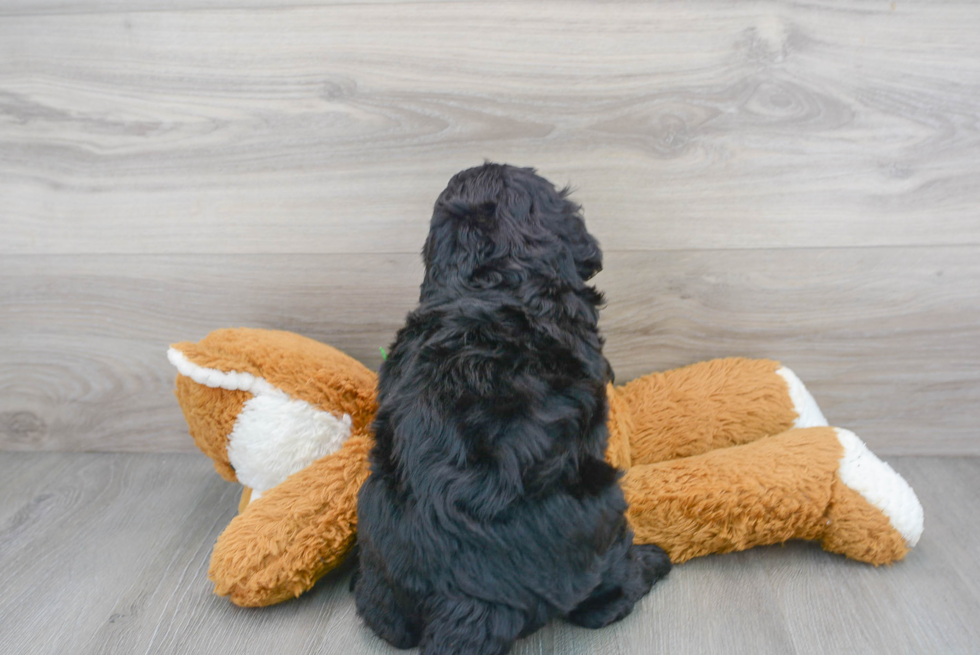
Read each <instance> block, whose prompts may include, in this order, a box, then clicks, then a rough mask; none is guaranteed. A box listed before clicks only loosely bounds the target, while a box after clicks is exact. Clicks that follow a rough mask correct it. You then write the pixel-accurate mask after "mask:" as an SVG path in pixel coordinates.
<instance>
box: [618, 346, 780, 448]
mask: <svg viewBox="0 0 980 655" xmlns="http://www.w3.org/2000/svg"><path fill="white" fill-rule="evenodd" d="M778 368H779V362H774V361H772V360H768V359H744V358H741V357H730V358H727V359H713V360H711V361H707V362H700V363H698V364H693V365H691V366H685V367H684V368H678V369H674V370H672V371H665V372H663V373H652V374H650V375H645V376H643V377H641V378H637V379H635V380H633V381H632V382H628V383H627V384H625V385H623V386H622V387H619V388H617V389H616V390H615V393H616V394H617V395H619V396H620V397H621V398H622V399H623V400H624V401H625V402H626V404H627V405H628V406H629V410H630V411H629V413H630V416H631V419H632V429H631V430H630V432H629V443H630V457H631V462H632V464H633V465H634V466H635V465H637V464H652V463H653V462H662V461H665V460H671V459H678V458H680V457H690V456H691V455H700V454H701V453H706V452H708V451H710V450H714V449H716V448H724V447H727V446H735V445H738V444H743V443H748V442H750V441H755V440H756V439H759V438H760V437H765V436H767V435H771V434H778V433H780V432H784V431H786V430H788V429H790V428H791V427H793V421H794V419H796V411H795V410H794V409H793V402H792V401H791V400H790V397H789V394H788V393H787V388H786V382H785V380H783V378H782V377H780V376H779V375H777V374H776V369H778Z"/></svg>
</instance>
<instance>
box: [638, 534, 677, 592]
mask: <svg viewBox="0 0 980 655" xmlns="http://www.w3.org/2000/svg"><path fill="white" fill-rule="evenodd" d="M633 556H634V557H635V558H636V562H637V564H638V565H639V568H640V575H641V577H642V579H643V584H644V586H645V587H646V589H645V590H644V592H643V593H644V594H645V593H646V592H647V591H649V589H650V587H652V586H653V585H654V584H656V582H657V581H658V580H660V579H661V578H664V577H666V575H667V574H668V573H670V568H671V563H670V557H668V556H667V553H666V552H664V549H663V548H661V547H660V546H657V545H656V544H633Z"/></svg>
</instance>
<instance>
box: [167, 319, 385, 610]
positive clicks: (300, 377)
mask: <svg viewBox="0 0 980 655" xmlns="http://www.w3.org/2000/svg"><path fill="white" fill-rule="evenodd" d="M168 357H169V359H170V361H171V363H173V364H174V366H175V367H176V368H177V371H178V373H179V375H178V376H177V386H176V395H177V398H178V400H179V402H180V406H181V409H182V410H183V412H184V416H185V418H186V419H187V424H188V427H189V428H190V432H191V435H192V436H193V437H194V440H195V442H196V443H197V445H198V446H199V447H200V448H201V450H202V451H204V452H205V454H207V455H208V456H209V457H211V459H212V460H213V461H214V465H215V468H216V469H217V470H218V472H219V473H220V474H221V475H222V476H223V477H224V478H225V479H228V480H238V481H239V482H241V483H242V484H243V485H245V491H244V493H243V495H242V501H241V503H240V504H239V512H240V514H239V516H238V517H236V518H235V519H234V520H233V521H232V522H231V523H230V524H229V526H228V527H227V528H226V529H225V531H224V533H223V534H222V535H221V537H219V539H218V543H217V544H216V545H215V549H214V553H213V556H212V560H211V570H210V575H211V579H212V580H213V581H214V582H215V585H216V592H217V593H219V594H222V595H228V596H231V599H232V601H233V602H235V603H237V604H239V605H246V606H261V605H269V604H272V603H276V602H279V601H281V600H285V599H287V598H292V597H294V596H297V595H299V594H300V593H302V592H303V591H306V590H307V589H309V588H310V586H312V585H313V584H314V583H315V582H316V580H317V579H318V578H319V577H320V576H321V575H323V574H324V573H325V572H326V571H328V570H329V569H331V568H333V567H335V566H337V565H338V564H339V563H340V562H341V561H342V560H343V558H344V556H345V555H346V554H347V553H348V552H349V551H350V549H351V548H352V546H353V543H354V535H355V523H356V510H357V492H358V490H359V489H360V486H361V483H362V482H363V481H364V479H365V477H366V476H367V471H368V451H369V450H370V447H371V439H370V437H369V436H368V429H369V428H368V426H369V424H370V421H371V419H372V418H373V416H374V412H375V410H376V404H375V400H374V394H375V382H376V378H375V375H374V374H373V373H372V372H370V371H369V370H368V369H366V368H365V367H364V366H363V365H361V364H360V363H358V362H357V361H355V360H353V359H352V358H350V357H348V356H347V355H345V354H343V353H341V352H339V351H337V350H335V349H333V348H331V347H329V346H327V345H325V344H321V343H318V342H316V341H313V340H311V339H306V338H304V337H301V336H299V335H296V334H291V333H288V332H275V331H271V330H249V329H231V330H216V331H215V332H212V333H211V334H209V335H208V336H207V337H206V338H205V339H204V340H202V341H201V342H199V343H179V344H174V346H173V347H171V349H170V352H169V353H168Z"/></svg>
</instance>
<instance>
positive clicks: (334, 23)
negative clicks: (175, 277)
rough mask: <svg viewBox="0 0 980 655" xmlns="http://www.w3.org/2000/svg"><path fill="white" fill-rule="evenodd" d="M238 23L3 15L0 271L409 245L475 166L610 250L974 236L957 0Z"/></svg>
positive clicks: (455, 7) (360, 9)
mask: <svg viewBox="0 0 980 655" xmlns="http://www.w3.org/2000/svg"><path fill="white" fill-rule="evenodd" d="M248 4H249V5H251V4H252V3H251V2H250V3H248ZM11 6H12V7H14V8H15V9H16V10H17V11H19V12H23V11H26V9H25V8H26V7H27V6H28V5H26V4H24V3H21V2H16V3H14V4H13V5H11ZM120 6H121V5H120V4H119V3H113V2H91V3H81V2H72V3H67V2H66V3H55V4H48V3H46V4H44V5H40V6H39V8H42V9H43V8H46V7H47V8H51V7H64V8H65V9H66V10H67V9H69V8H70V7H74V8H76V9H86V8H87V9H91V10H94V11H98V10H102V9H112V8H119V7H120ZM136 6H138V7H155V8H165V7H166V6H167V5H166V4H164V3H159V2H150V1H149V0H147V1H146V2H141V3H139V4H137V5H136ZM195 6H212V7H217V6H219V5H218V3H207V4H203V3H202V4H201V5H195ZM237 7H238V5H237V4H236V3H235V2H234V1H231V2H228V3H221V4H220V9H219V10H215V11H203V10H202V11H181V10H178V11H152V12H136V13H123V12H118V13H116V12H112V11H110V12H108V13H81V14H71V15H43V16H7V17H4V18H2V19H0V116H3V120H0V145H2V147H0V197H3V198H4V208H3V212H2V213H0V230H2V232H3V234H4V239H3V241H2V243H0V252H4V253H26V252H34V253H93V252H98V253H109V252H115V253H148V252H156V253H183V252H197V253H214V252H222V253H264V252H277V253H295V252H320V253H327V252H330V253H350V252H414V251H416V250H417V248H418V244H419V243H421V241H422V238H423V236H424V232H425V227H426V219H427V217H428V214H429V211H430V208H431V204H432V201H433V199H434V198H435V196H436V195H437V193H438V192H439V190H440V189H441V188H442V187H443V185H444V184H445V182H446V180H447V179H448V177H449V176H450V175H451V174H452V173H454V172H455V171H457V170H459V169H460V168H464V167H467V166H471V165H474V164H476V163H479V162H480V161H481V160H482V159H483V158H484V157H489V158H492V159H497V160H506V161H511V162H515V163H522V164H533V165H536V166H538V167H539V168H540V170H541V171H542V172H543V173H545V174H546V175H548V176H550V177H551V178H553V179H554V180H555V181H556V182H558V183H565V182H571V183H572V184H574V185H575V187H577V189H578V195H577V197H578V199H579V200H580V201H581V202H582V203H583V204H584V205H585V207H586V210H587V215H588V216H589V219H590V223H591V225H592V227H593V229H594V230H595V232H596V233H597V234H598V235H599V237H600V238H601V239H602V240H603V242H604V243H605V244H606V246H607V247H609V248H610V249H678V248H679V249H685V248H699V247H709V248H747V247H748V248H754V247H783V246H807V247H809V246H853V245H923V244H963V243H971V244H978V243H980V218H978V213H977V207H978V205H980V187H978V185H977V184H976V183H975V181H976V179H977V178H978V176H980V157H978V143H980V136H978V131H977V107H978V106H980V40H978V39H976V38H975V37H976V34H977V33H978V32H980V12H978V11H976V6H975V4H974V3H973V2H970V1H964V2H959V3H945V4H943V5H941V6H937V5H936V4H933V3H925V2H923V3H912V2H900V3H895V4H894V5H890V4H889V3H886V2H881V3H860V4H858V3H855V4H852V5H846V6H840V5H838V4H837V3H807V4H803V3H799V4H797V3H793V4H791V3H773V2H761V3H733V2H700V3H669V4H668V3H657V4H656V5H649V4H644V3H634V2H610V3H550V2H546V3H495V2H486V3H418V4H407V3H394V4H389V3H385V4H370V3H368V4H342V5H330V6H321V7H316V6H287V7H281V8H274V7H273V6H272V5H271V3H270V8H268V9H255V8H240V9H239V8H237ZM368 26H370V27H368Z"/></svg>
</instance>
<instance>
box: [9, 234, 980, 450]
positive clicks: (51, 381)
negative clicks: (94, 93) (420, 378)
mask: <svg viewBox="0 0 980 655" xmlns="http://www.w3.org/2000/svg"><path fill="white" fill-rule="evenodd" d="M5 262H6V265H5V271H4V275H2V276H0V313H2V315H3V316H4V317H5V320H4V321H3V323H2V324H0V389H3V393H2V394H0V448H7V449H18V450H30V449H68V450H124V451H142V450H147V451H172V450H185V451H187V450H193V445H192V443H191V441H190V439H189V438H188V437H187V436H186V434H185V430H186V429H185V427H184V424H183V419H182V417H181V415H180V412H179V411H178V409H177V406H176V402H175V401H174V399H173V396H172V395H171V389H172V386H173V375H174V372H173V370H172V368H171V367H170V365H169V364H168V363H167V362H166V359H165V356H164V355H165V350H166V346H167V345H168V344H169V343H171V342H174V341H183V340H197V339H200V338H201V337H203V336H204V335H205V334H207V332H209V331H210V330H212V329H215V328H218V327H233V326H242V325H244V326H251V327H266V328H276V329H287V330H293V331H296V332H299V333H301V334H305V335H307V336H310V337H313V338H317V339H320V340H322V341H325V342H328V343H331V344H332V345H334V346H336V347H338V348H340V349H341V350H344V351H345V352H348V353H350V354H351V355H353V356H354V357H356V358H358V359H360V360H361V361H363V362H364V363H365V364H367V365H368V366H370V367H372V368H375V367H377V366H378V365H379V364H380V354H379V352H378V347H379V346H387V345H388V343H389V342H390V340H391V339H392V338H393V336H394V333H395V331H396V330H397V329H398V327H400V325H401V324H402V322H403V320H404V316H405V314H406V313H407V312H408V311H409V310H410V309H411V308H412V307H413V306H414V303H415V301H416V298H417V290H418V283H419V280H420V277H421V266H420V264H419V258H418V256H417V255H370V256H369V255H349V256H329V257H323V256H319V255H241V256H236V255H223V256H196V255H183V256H166V255H160V256H145V255H144V256H123V255H117V256H94V255H86V256H75V255H73V256H20V257H11V256H8V257H6V258H5ZM977 279H980V248H976V247H972V246H970V247H961V248H954V247H948V248H859V249H800V250H786V249H782V250H758V251H749V250H728V251H687V252H659V253H644V252H615V251H614V252H610V253H607V256H606V269H605V271H603V273H601V274H600V275H599V277H597V278H596V281H597V284H598V285H599V287H600V288H602V289H604V290H605V291H606V294H607V299H608V305H607V308H606V310H605V311H604V314H603V318H602V323H601V325H602V327H603V329H604V332H605V334H606V336H607V353H608V355H609V357H610V359H611V361H612V363H613V365H614V367H615V369H616V371H617V374H618V376H619V379H620V381H626V380H629V379H632V378H634V377H637V376H639V375H642V374H644V373H647V372H650V371H654V370H663V369H666V368H671V367H675V366H681V365H684V364H689V363H692V362H695V361H699V360H702V359H709V358H713V357H724V356H732V355H742V356H749V357H772V358H776V359H780V360H782V361H783V362H784V363H785V364H786V365H788V366H790V367H792V368H794V369H795V370H796V371H797V372H798V374H799V375H800V376H801V377H802V379H803V380H804V381H805V382H807V383H808V384H809V385H810V387H811V389H812V391H813V392H814V394H815V396H816V398H817V399H818V401H819V402H820V404H821V405H822V406H823V408H824V410H825V413H826V414H827V416H828V417H829V418H830V420H831V421H832V422H834V423H835V424H837V425H842V426H846V427H849V428H852V429H854V430H856V431H857V432H858V433H859V434H860V435H862V437H864V438H865V439H866V440H867V441H868V443H869V444H871V446H872V447H873V448H875V449H877V450H878V451H879V452H881V453H884V454H903V453H904V454H908V453H925V454H929V453H933V454H935V453H940V454H941V453H948V454H955V453H974V454H976V453H980V439H978V435H977V431H976V419H977V416H976V411H975V408H976V407H977V406H978V404H980V349H978V344H980V292H978V286H977V283H976V280H977Z"/></svg>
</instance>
